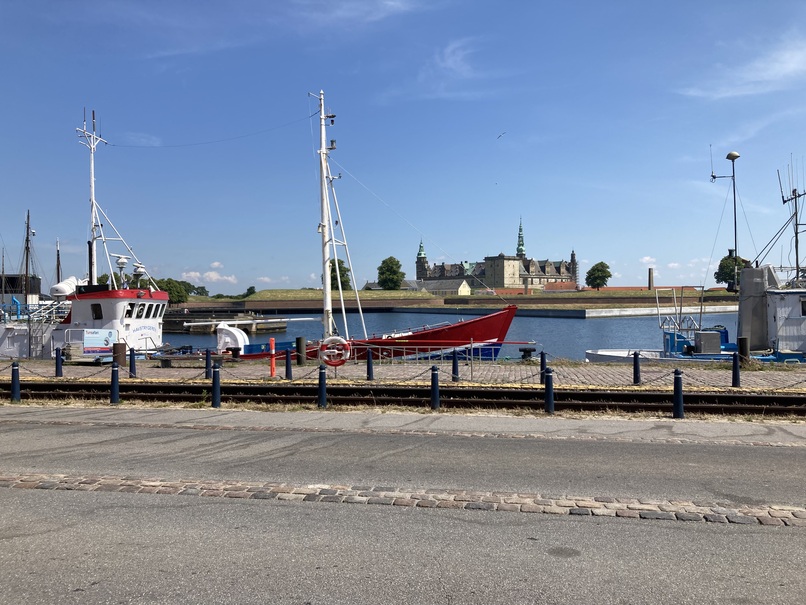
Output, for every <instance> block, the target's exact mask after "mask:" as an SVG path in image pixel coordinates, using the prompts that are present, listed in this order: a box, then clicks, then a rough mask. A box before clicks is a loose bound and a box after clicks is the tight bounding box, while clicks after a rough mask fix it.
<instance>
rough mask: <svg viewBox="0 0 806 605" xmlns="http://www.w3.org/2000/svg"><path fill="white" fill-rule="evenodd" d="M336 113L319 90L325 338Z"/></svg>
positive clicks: (329, 326)
mask: <svg viewBox="0 0 806 605" xmlns="http://www.w3.org/2000/svg"><path fill="white" fill-rule="evenodd" d="M335 117H336V116H335V115H327V114H326V113H325V92H324V91H323V90H320V91H319V198H320V204H321V219H320V222H319V232H320V233H321V234H322V307H323V311H322V328H323V336H324V338H328V337H330V336H333V334H334V332H335V330H334V325H335V324H334V321H333V298H332V295H331V291H330V288H331V283H330V266H331V263H332V262H333V258H332V255H331V246H332V242H331V234H330V197H329V195H328V179H329V178H330V168H329V166H328V154H329V152H330V148H329V147H328V145H327V132H326V122H327V120H328V119H330V120H333V119H334V118H335Z"/></svg>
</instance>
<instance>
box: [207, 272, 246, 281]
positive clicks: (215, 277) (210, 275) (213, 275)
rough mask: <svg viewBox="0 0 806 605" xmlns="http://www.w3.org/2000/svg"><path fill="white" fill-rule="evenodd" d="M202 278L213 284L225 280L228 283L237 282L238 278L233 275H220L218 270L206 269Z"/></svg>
mask: <svg viewBox="0 0 806 605" xmlns="http://www.w3.org/2000/svg"><path fill="white" fill-rule="evenodd" d="M202 279H203V280H204V281H205V282H206V283H208V284H215V283H219V282H225V283H228V284H237V283H238V278H237V277H235V276H234V275H221V274H220V273H219V272H218V271H207V272H205V273H204V274H203V275H202Z"/></svg>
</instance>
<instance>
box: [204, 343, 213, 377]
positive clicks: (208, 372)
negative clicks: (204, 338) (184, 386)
mask: <svg viewBox="0 0 806 605" xmlns="http://www.w3.org/2000/svg"><path fill="white" fill-rule="evenodd" d="M212 369H213V366H212V357H211V356H210V349H205V351H204V378H205V380H210V379H211V378H212V377H213V372H212Z"/></svg>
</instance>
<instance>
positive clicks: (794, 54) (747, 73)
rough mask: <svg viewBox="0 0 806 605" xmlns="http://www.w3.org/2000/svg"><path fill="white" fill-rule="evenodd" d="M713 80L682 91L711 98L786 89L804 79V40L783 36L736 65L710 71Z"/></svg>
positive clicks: (805, 44)
mask: <svg viewBox="0 0 806 605" xmlns="http://www.w3.org/2000/svg"><path fill="white" fill-rule="evenodd" d="M714 75H716V76H717V77H716V79H715V83H714V84H713V85H708V86H704V87H699V88H698V87H693V88H688V89H685V90H683V91H681V93H682V94H684V95H688V96H692V97H703V98H707V99H712V100H718V99H727V98H732V97H741V96H748V95H758V94H766V93H771V92H778V91H782V90H789V89H792V88H795V87H797V86H798V85H799V84H801V83H802V82H804V81H806V40H804V39H795V36H794V35H787V36H783V37H782V39H781V41H780V42H779V43H778V45H777V46H775V47H774V48H771V49H769V50H767V51H766V52H764V53H763V54H761V55H760V56H758V57H757V58H755V59H753V60H751V61H749V62H747V63H745V64H743V65H738V66H736V67H733V68H730V67H727V68H722V69H718V70H715V71H709V72H708V76H709V78H712V79H713V78H714Z"/></svg>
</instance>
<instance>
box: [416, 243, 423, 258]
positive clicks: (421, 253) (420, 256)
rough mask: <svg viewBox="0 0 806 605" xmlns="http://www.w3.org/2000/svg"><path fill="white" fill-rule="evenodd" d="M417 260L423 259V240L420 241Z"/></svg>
mask: <svg viewBox="0 0 806 605" xmlns="http://www.w3.org/2000/svg"><path fill="white" fill-rule="evenodd" d="M417 258H425V247H423V240H420V250H419V252H417Z"/></svg>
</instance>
